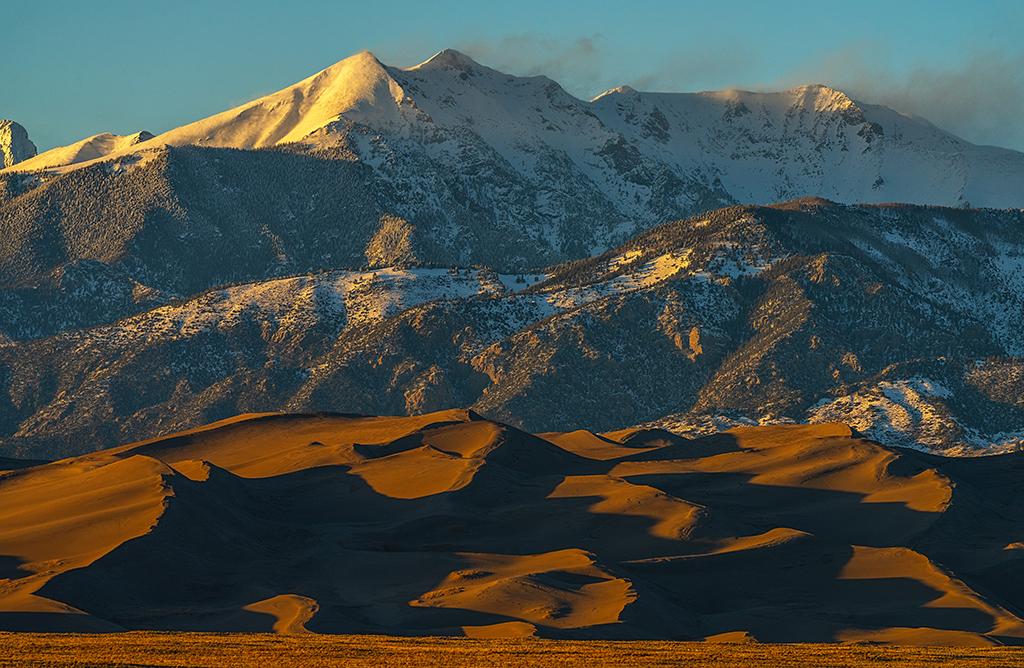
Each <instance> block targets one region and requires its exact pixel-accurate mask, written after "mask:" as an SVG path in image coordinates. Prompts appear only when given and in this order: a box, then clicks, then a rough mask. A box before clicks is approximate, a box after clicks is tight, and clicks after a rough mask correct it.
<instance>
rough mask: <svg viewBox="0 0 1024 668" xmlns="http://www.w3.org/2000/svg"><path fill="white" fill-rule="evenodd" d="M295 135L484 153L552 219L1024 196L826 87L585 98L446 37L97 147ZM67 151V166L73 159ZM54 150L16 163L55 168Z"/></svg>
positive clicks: (443, 161)
mask: <svg viewBox="0 0 1024 668" xmlns="http://www.w3.org/2000/svg"><path fill="white" fill-rule="evenodd" d="M85 141H86V142H88V141H90V140H85ZM296 142H299V143H303V144H307V145H314V146H324V145H345V146H347V147H350V148H352V149H354V150H355V151H356V153H357V154H358V156H359V158H360V159H362V160H363V161H364V162H366V163H368V164H370V165H372V166H374V167H375V168H376V169H377V170H378V171H379V172H380V173H381V174H382V175H383V176H384V177H385V178H386V179H388V180H391V181H393V182H396V183H403V184H407V183H408V182H409V181H416V177H417V176H418V177H419V179H420V181H422V182H423V183H422V184H421V185H424V186H426V185H429V184H428V183H426V181H427V180H428V178H429V177H428V175H427V174H424V173H420V174H418V175H417V174H416V173H415V172H412V171H409V170H406V169H403V166H412V167H413V168H416V169H419V168H421V167H422V166H423V165H424V164H425V163H431V164H434V165H445V166H447V167H448V168H451V169H454V170H455V171H456V172H464V171H465V169H466V165H465V164H464V163H465V162H466V161H467V160H469V161H486V162H489V163H492V169H493V170H503V169H507V170H512V171H513V172H515V173H516V174H517V176H519V177H520V178H522V179H524V180H525V181H526V182H527V183H530V184H532V185H534V186H536V187H537V188H538V189H539V191H540V193H541V196H540V197H538V199H537V200H536V202H535V204H537V205H538V206H540V207H541V208H544V207H545V206H547V207H548V208H549V209H550V211H551V215H552V216H553V217H558V215H559V211H558V207H559V204H560V203H559V202H558V198H559V193H560V192H561V193H564V191H566V190H567V189H568V190H572V188H569V187H568V186H570V185H571V182H573V181H578V182H580V183H577V184H576V185H575V186H574V187H575V188H576V189H579V188H580V187H581V184H585V185H586V186H587V187H589V188H592V189H593V190H596V191H598V192H599V193H600V194H601V195H603V196H604V197H605V198H607V199H609V200H611V202H612V204H613V205H614V209H615V211H616V212H617V213H619V214H621V215H622V216H623V217H625V218H627V219H629V220H630V221H632V222H633V223H640V224H641V226H647V225H649V224H651V223H652V222H653V223H657V222H661V221H662V220H664V219H666V218H672V217H676V216H678V215H681V214H686V213H691V212H693V210H694V208H695V207H697V208H699V207H700V206H702V205H704V206H705V208H708V207H707V206H706V205H707V204H709V203H713V204H721V203H729V202H750V203H765V202H771V201H780V200H784V199H789V198H793V197H798V196H805V195H814V196H821V197H826V198H829V199H832V200H835V201H841V202H890V201H900V202H910V203H930V204H940V205H946V206H965V205H971V206H988V207H1018V206H1024V154H1021V153H1018V152H1016V151H1010V150H1006V149H999V148H995V147H984V146H975V145H972V144H970V143H968V142H966V141H963V140H961V139H959V138H957V137H955V136H953V135H951V134H949V133H947V132H944V131H942V130H940V129H939V128H936V127H935V126H933V125H932V124H930V123H928V122H927V121H925V120H923V119H920V118H914V117H909V116H905V115H901V114H899V113H897V112H895V111H893V110H891V109H888V108H885V107H881V106H877V105H872V104H867V103H864V102H861V101H857V100H853V99H851V98H850V97H848V96H847V95H846V94H844V93H843V92H841V91H838V90H835V89H832V88H829V87H828V86H824V85H809V86H802V87H799V88H795V89H792V90H787V91H782V92H776V93H754V92H748V91H737V90H728V91H719V92H707V93H642V92H637V91H635V90H633V89H631V88H628V87H619V88H615V89H612V90H610V91H608V92H606V93H604V94H602V95H600V96H598V97H597V98H595V99H594V100H592V101H584V100H579V99H576V98H574V97H573V96H571V95H569V94H568V93H566V92H565V91H564V90H563V89H562V88H561V87H560V86H559V85H558V84H557V83H555V82H554V81H552V80H550V79H548V78H547V77H543V76H536V77H526V78H522V77H513V76H509V75H506V74H503V73H501V72H498V71H495V70H493V69H490V68H487V67H484V66H482V65H480V64H478V63H476V62H474V61H473V60H471V59H470V58H469V57H467V56H465V55H464V54H461V53H458V52H456V51H452V50H445V51H442V52H440V53H438V54H437V55H435V56H434V57H432V58H430V59H429V60H427V61H426V62H424V63H421V64H419V65H416V66H414V67H411V68H405V69H403V68H396V67H389V66H386V65H384V64H382V63H381V62H380V61H378V60H377V59H376V58H375V57H374V56H373V54H371V53H369V52H362V53H359V54H356V55H354V56H351V57H349V58H346V59H345V60H342V61H340V62H338V63H336V64H335V65H332V66H331V67H328V68H327V69H325V70H323V71H321V72H319V73H317V74H315V75H313V76H312V77H309V78H308V79H305V80H303V81H301V82H299V83H297V84H294V85H293V86H289V87H288V88H285V89H283V90H281V91H279V92H277V93H274V94H272V95H268V96H266V97H263V98H260V99H257V100H254V101H252V102H249V103H247V104H244V105H241V106H239V107H236V108H235V109H231V110H229V111H225V112H223V113H220V114H217V115H215V116H211V117H209V118H206V119H203V120H200V121H197V122H195V123H191V124H189V125H185V126H183V127H180V128H177V129H174V130H171V131H169V132H166V133H164V134H162V135H159V136H157V137H155V138H153V139H151V140H149V141H143V142H141V143H139V144H137V145H134V146H122V147H119V148H117V149H115V150H113V151H110V152H109V155H111V156H113V157H116V156H119V155H124V154H125V153H128V152H137V151H143V150H147V149H153V148H157V147H159V146H164V145H173V146H180V145H185V144H197V145H206V146H218V147H231V148H243V149H252V148H263V147H268V146H274V145H280V144H290V143H296ZM65 152H66V154H67V155H68V158H69V160H67V162H66V163H65V164H68V163H70V162H71V161H72V159H73V160H75V161H76V162H79V163H80V162H81V161H83V160H87V158H85V157H83V156H81V155H77V154H75V153H74V152H73V151H68V150H66V149H65ZM48 153H50V152H48ZM105 155H107V153H101V155H97V156H95V157H103V156H105ZM59 158H60V156H58V155H56V154H54V155H52V156H50V158H48V159H47V161H45V164H44V163H43V161H39V160H37V161H30V162H28V163H25V164H22V165H20V166H19V167H17V168H16V169H18V170H29V169H37V168H40V167H43V166H57V165H59V164H60V159H59ZM553 177H554V181H553V182H552V178H553ZM552 233H553V234H557V233H558V231H557V230H554V231H552Z"/></svg>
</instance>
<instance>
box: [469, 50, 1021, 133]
mask: <svg viewBox="0 0 1024 668" xmlns="http://www.w3.org/2000/svg"><path fill="white" fill-rule="evenodd" d="M456 48H458V49H459V50H461V51H465V52H466V53H468V54H469V55H470V56H472V57H473V58H475V59H477V60H479V61H480V62H482V63H484V64H485V65H489V66H490V67H494V68H495V69H498V70H501V71H503V72H508V73H510V74H516V75H520V76H532V75H537V74H544V75H547V76H549V77H551V78H552V79H555V80H556V81H558V82H559V83H561V84H562V85H563V86H565V88H566V90H568V91H569V92H571V93H573V94H574V95H577V96H578V97H581V98H589V97H592V96H593V95H595V94H597V93H599V92H601V91H602V90H605V89H607V88H610V87H612V86H617V85H620V84H629V85H631V86H633V87H634V88H637V89H639V90H654V91H694V90H708V89H720V88H732V87H738V88H747V89H753V90H779V89H783V88H788V87H792V86H796V85H799V84H805V83H824V84H828V85H831V86H834V87H836V88H839V89H841V90H843V91H845V92H846V93H848V94H849V95H850V96H852V97H854V98H857V99H859V100H862V101H864V102H868V103H873V104H882V105H886V106H889V107H892V108H894V109H896V110H897V111H900V112H903V113H906V114H912V115H916V116H921V117H923V118H926V119H928V120H929V121H931V122H932V123H934V124H935V125H937V126H939V127H941V128H943V129H944V130H948V131H950V132H952V133H954V134H956V135H958V136H961V137H963V138H964V139H967V140H968V141H971V142H974V143H978V144H995V145H997V146H1006V147H1009V148H1014V149H1017V150H1024V51H1021V52H1020V53H1005V52H1000V51H984V50H978V51H973V52H964V53H963V54H962V57H961V58H960V64H959V65H958V66H956V67H949V68H941V67H933V66H926V65H922V66H918V67H915V68H910V69H907V70H902V71H897V70H895V69H894V68H892V67H890V66H889V65H888V64H887V63H888V62H900V61H901V60H903V59H902V58H896V57H891V58H890V57H888V56H889V55H890V52H891V50H890V49H889V48H888V47H887V46H886V45H884V44H873V43H859V44H848V45H845V46H843V47H841V48H839V49H836V50H835V51H833V52H831V53H828V54H823V55H822V56H821V57H820V58H815V59H814V60H813V61H812V62H808V63H807V64H806V65H803V66H801V67H799V68H798V69H796V70H790V71H780V72H778V73H777V76H774V77H772V78H771V79H770V80H767V81H765V80H763V79H758V78H756V77H758V76H761V77H763V76H764V70H765V63H770V62H771V57H770V56H767V57H766V56H764V54H758V53H754V52H753V51H751V50H749V49H747V48H745V47H743V46H742V45H731V46H730V48H728V49H718V50H709V49H704V48H701V49H697V48H693V49H687V48H680V49H677V50H676V51H674V52H672V53H670V54H669V55H668V56H667V57H664V58H661V59H660V61H658V62H654V63H651V62H648V63H645V64H643V65H641V67H643V69H642V70H640V71H634V72H630V71H623V70H620V69H618V68H619V67H621V66H622V63H627V64H628V63H631V62H632V61H631V60H630V59H629V58H619V57H618V56H619V55H621V54H610V53H608V49H607V46H606V44H605V43H604V39H603V38H602V37H601V35H590V36H585V37H579V38H577V39H575V40H572V41H566V40H556V39H551V38H548V37H544V36H540V35H536V34H521V35H511V36H508V37H504V38H501V39H497V40H489V41H484V40H478V41H466V42H462V43H460V44H457V45H456ZM951 48H953V47H952V46H951ZM634 66H635V65H634Z"/></svg>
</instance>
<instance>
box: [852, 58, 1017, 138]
mask: <svg viewBox="0 0 1024 668" xmlns="http://www.w3.org/2000/svg"><path fill="white" fill-rule="evenodd" d="M834 81H835V84H836V85H837V86H838V87H840V88H843V89H844V90H846V91H847V92H848V93H849V94H850V95H851V96H853V97H855V98H858V99H862V100H864V101H865V102H875V103H878V104H884V105H886V106H889V107H892V108H893V109H896V110H898V111H901V112H904V113H909V114H915V115H917V116H922V117H924V118H927V119H928V120H930V121H931V122H933V123H935V124H936V125H938V126H939V127H941V128H943V129H944V130H948V131H950V132H952V133H954V134H956V135H959V136H961V137H963V138H964V139H967V140H969V141H972V142H974V143H979V144H995V145H999V146H1007V147H1010V148H1016V149H1019V150H1021V149H1024V52H1022V53H1019V54H1007V53H1000V52H995V51H985V52H975V53H968V54H965V56H964V59H963V61H962V64H961V65H960V66H959V67H956V68H952V69H940V68H932V67H918V68H915V69H912V70H910V71H909V72H908V73H906V74H904V75H896V74H893V73H892V72H891V71H888V70H887V69H885V68H884V67H878V66H864V67H859V66H857V64H856V62H854V63H853V66H852V67H847V68H846V71H845V72H836V74H835V76H834Z"/></svg>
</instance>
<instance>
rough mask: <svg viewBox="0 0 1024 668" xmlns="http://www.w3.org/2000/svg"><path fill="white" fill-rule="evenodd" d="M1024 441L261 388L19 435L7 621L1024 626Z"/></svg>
mask: <svg viewBox="0 0 1024 668" xmlns="http://www.w3.org/2000/svg"><path fill="white" fill-rule="evenodd" d="M1022 475H1024V456H1020V455H1015V454H1011V455H1002V456H995V457H986V458H974V459H956V460H954V459H944V458H941V457H936V456H932V455H926V454H923V453H920V452H915V451H909V450H908V451H902V450H895V449H890V448H885V447H883V446H880V445H877V444H875V443H872V442H870V441H867V440H863V439H861V438H858V437H857V436H856V435H855V434H854V433H852V432H851V431H850V429H849V428H847V427H845V426H843V425H830V424H825V425H814V426H800V425H787V426H778V427H744V428H738V429H735V430H733V431H730V432H726V433H722V434H718V435H715V436H709V437H705V438H700V439H685V438H681V437H679V436H675V435H673V434H671V433H670V432H666V431H662V430H639V431H638V430H625V431H620V432H612V433H604V434H600V433H592V432H589V431H585V430H580V431H573V432H566V433H553V434H542V435H533V434H529V433H526V432H523V431H520V430H517V429H514V428H512V427H509V426H506V425H503V424H500V423H497V422H492V421H489V420H486V419H484V418H482V417H481V416H479V415H477V414H475V413H473V412H471V411H463V410H452V411H444V412H438V413H431V414H426V415H420V416H415V417H394V418H390V417H365V416H353V415H343V414H316V415H288V414H276V413H275V414H253V415H243V416H239V417H237V418H233V419H230V420H225V421H222V422H219V423H215V424H213V425H210V426H208V427H205V428H201V429H196V430H192V431H189V432H183V433H181V434H176V435H172V436H169V437H167V438H162V439H156V440H151V441H145V442H140V443H133V444H128V445H125V446H122V447H118V448H113V449H109V450H104V451H100V452H96V453H93V454H89V455H85V456H82V457H77V458H72V459H66V460H61V461H57V462H52V463H40V462H27V463H21V462H18V461H16V460H3V461H0V630H18V631H33V630H34V631H80V632H100V631H103V632H109V631H118V630H160V631H218V632H223V631H236V632H276V633H281V634H295V633H307V632H310V633H350V634H357V633H364V634H365V633H373V634H386V635H402V636H435V635H450V636H468V637H471V638H496V637H498V638H523V637H542V638H543V637H549V638H580V639H595V638H602V639H674V640H704V639H708V640H716V641H726V642H734V641H737V640H739V641H742V642H837V641H838V642H881V643H896V644H940V645H971V646H975V645H977V646H981V645H1000V644H1024V621H1022V620H1021V617H1020V615H1021V611H1022V610H1024V550H1022V549H1020V540H1021V534H1022V530H1024V521H1022V520H1021V517H1024V498H1022V497H1021V496H1020V494H1019V480H1021V476H1022Z"/></svg>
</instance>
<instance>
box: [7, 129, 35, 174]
mask: <svg viewBox="0 0 1024 668" xmlns="http://www.w3.org/2000/svg"><path fill="white" fill-rule="evenodd" d="M35 154H36V145H35V144H33V143H32V140H30V139H29V138H28V131H26V130H25V128H24V127H22V126H21V125H20V124H18V123H15V122H14V121H9V120H6V119H4V120H0V169H3V168H4V167H10V166H11V165H16V164H18V163H19V162H22V161H24V160H28V159H29V158H31V157H33V156H34V155H35Z"/></svg>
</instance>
